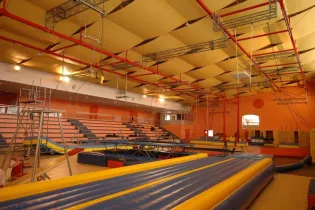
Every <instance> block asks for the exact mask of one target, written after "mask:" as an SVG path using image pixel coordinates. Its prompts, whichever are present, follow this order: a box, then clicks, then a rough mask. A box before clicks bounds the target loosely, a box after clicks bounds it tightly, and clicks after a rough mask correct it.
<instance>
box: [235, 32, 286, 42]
mask: <svg viewBox="0 0 315 210" xmlns="http://www.w3.org/2000/svg"><path fill="white" fill-rule="evenodd" d="M285 32H288V30H282V31H275V32H271V33H266V34H260V35H256V36H253V37H245V38H241V39H237V41H238V42H240V41H245V40H249V39H256V38H260V37H264V36H270V35H275V34H281V33H285Z"/></svg>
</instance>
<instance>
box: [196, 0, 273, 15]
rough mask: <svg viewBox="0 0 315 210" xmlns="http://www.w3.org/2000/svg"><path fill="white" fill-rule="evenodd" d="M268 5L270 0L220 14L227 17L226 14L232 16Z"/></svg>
mask: <svg viewBox="0 0 315 210" xmlns="http://www.w3.org/2000/svg"><path fill="white" fill-rule="evenodd" d="M197 1H198V0H197ZM267 5H269V1H268V2H265V3H261V4H256V5H253V6H250V7H245V8H243V9H239V10H236V11H233V12H228V13H225V14H222V15H220V17H226V16H230V15H235V14H238V13H241V12H245V11H248V10H252V9H256V8H259V7H263V6H267Z"/></svg>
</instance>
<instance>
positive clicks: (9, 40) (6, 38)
mask: <svg viewBox="0 0 315 210" xmlns="http://www.w3.org/2000/svg"><path fill="white" fill-rule="evenodd" d="M0 40H4V41H7V42H11V43H14V44H19V45H21V46H24V47H27V48H30V49H33V50H37V51H40V52H43V53H46V54H49V55H53V56H55V57H59V58H62V59H66V60H69V61H72V62H75V63H78V64H81V65H85V66H90V65H91V64H90V63H88V62H85V61H81V60H79V59H76V58H72V57H69V56H65V55H61V54H58V53H55V52H53V51H50V50H45V49H41V48H39V47H36V46H33V45H31V44H27V43H24V42H21V41H18V40H14V39H11V38H8V37H4V36H0ZM92 67H93V68H96V69H100V70H102V71H105V72H109V73H112V74H116V75H119V76H122V77H125V76H126V75H125V74H122V73H119V72H116V71H112V70H108V69H106V68H103V67H101V66H99V65H96V64H93V65H92ZM131 79H132V80H134V81H137V82H141V83H146V84H150V85H154V86H157V87H159V88H164V87H163V86H161V85H158V84H156V83H153V82H148V81H145V80H141V79H138V78H134V77H133V78H131ZM171 91H172V92H175V93H177V94H182V93H181V92H178V91H175V90H171ZM184 95H187V96H190V97H193V98H198V97H196V96H193V95H190V94H186V93H185V94H184Z"/></svg>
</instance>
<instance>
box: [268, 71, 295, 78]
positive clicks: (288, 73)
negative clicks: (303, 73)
mask: <svg viewBox="0 0 315 210" xmlns="http://www.w3.org/2000/svg"><path fill="white" fill-rule="evenodd" d="M290 74H300V72H285V73H280V74H268V76H270V77H272V76H283V75H290Z"/></svg>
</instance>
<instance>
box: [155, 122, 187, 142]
mask: <svg viewBox="0 0 315 210" xmlns="http://www.w3.org/2000/svg"><path fill="white" fill-rule="evenodd" d="M155 126H156V127H158V128H159V129H162V130H163V131H164V132H168V133H170V134H171V135H172V136H174V137H176V138H177V139H181V138H180V137H179V136H177V135H175V134H174V133H172V132H170V131H169V130H167V129H165V128H164V127H162V126H161V125H155Z"/></svg>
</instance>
